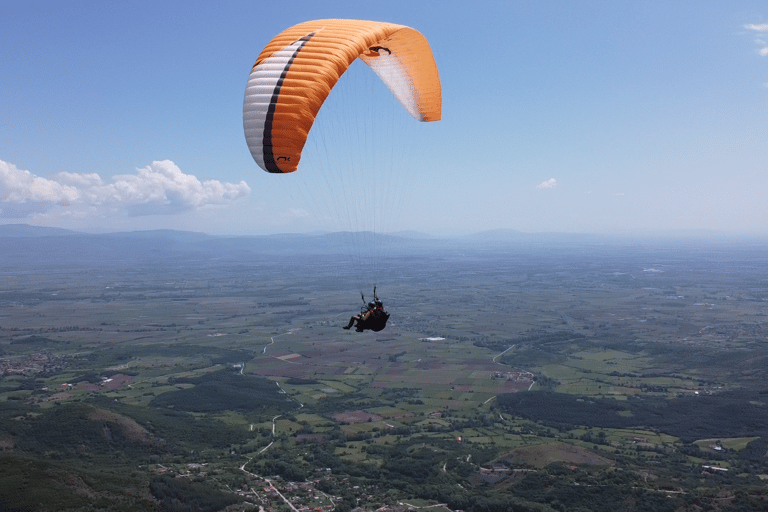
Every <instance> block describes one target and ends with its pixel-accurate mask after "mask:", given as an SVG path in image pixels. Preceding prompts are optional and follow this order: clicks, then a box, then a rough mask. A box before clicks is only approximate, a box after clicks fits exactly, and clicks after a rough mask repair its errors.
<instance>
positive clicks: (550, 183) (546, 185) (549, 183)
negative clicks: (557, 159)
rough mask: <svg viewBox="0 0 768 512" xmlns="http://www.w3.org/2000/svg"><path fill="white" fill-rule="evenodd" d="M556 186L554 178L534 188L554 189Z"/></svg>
mask: <svg viewBox="0 0 768 512" xmlns="http://www.w3.org/2000/svg"><path fill="white" fill-rule="evenodd" d="M556 186H557V180H555V178H551V179H548V180H547V181H544V182H542V183H539V184H538V185H536V188H555V187H556Z"/></svg>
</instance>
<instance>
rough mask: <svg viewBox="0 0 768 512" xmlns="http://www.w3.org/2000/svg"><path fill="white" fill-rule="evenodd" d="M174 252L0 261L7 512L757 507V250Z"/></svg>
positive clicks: (760, 386)
mask: <svg viewBox="0 0 768 512" xmlns="http://www.w3.org/2000/svg"><path fill="white" fill-rule="evenodd" d="M125 236H126V237H127V236H128V235H125ZM185 236H188V237H189V238H188V239H186V241H185V238H184V236H182V235H177V236H174V237H170V238H164V237H163V236H162V235H158V234H154V235H152V236H151V237H148V238H142V237H141V236H139V235H137V234H131V235H130V237H128V238H129V240H126V239H123V238H121V237H119V236H116V235H113V236H111V237H107V236H106V235H105V236H103V237H97V236H83V238H80V237H79V236H73V237H37V238H29V239H22V238H15V239H13V244H8V243H4V244H3V245H2V246H0V258H2V259H1V260H0V261H2V262H3V267H2V269H1V270H2V276H1V277H2V280H3V287H2V289H0V373H1V374H2V377H1V378H0V475H2V477H0V481H2V484H0V508H4V509H9V510H34V509H37V505H35V503H36V502H35V499H37V496H38V493H37V492H36V490H37V489H49V488H52V489H56V492H52V493H50V494H49V495H48V494H46V497H45V500H48V501H47V503H49V505H46V506H47V509H50V510H87V509H97V508H104V507H107V504H108V508H111V509H113V510H123V509H124V510H141V509H148V510H157V509H161V510H162V509H166V510H175V509H174V508H173V507H175V506H178V503H182V502H183V504H184V507H186V508H185V509H186V510H224V509H226V510H258V509H259V507H261V508H262V509H265V510H303V509H304V508H302V507H306V508H305V509H310V508H317V509H323V510H332V509H338V510H351V509H353V508H361V509H366V510H377V509H381V508H382V507H388V508H389V509H392V510H397V509H402V510H406V509H416V508H426V507H431V508H436V509H438V510H441V509H442V510H468V511H472V510H510V509H514V510H577V509H583V510H617V509H619V510H621V509H624V508H627V506H628V503H629V502H628V501H627V500H631V502H632V503H633V504H634V505H633V506H634V507H635V509H636V510H666V509H668V510H701V509H709V510H730V509H733V510H740V508H739V507H742V508H741V509H744V507H747V508H746V509H748V507H758V508H759V507H761V506H764V505H766V501H765V500H766V493H765V489H764V485H763V484H762V483H761V482H762V480H761V479H764V478H766V475H768V459H766V454H767V453H768V398H766V397H768V388H766V387H765V385H764V382H765V379H766V368H768V367H767V366H766V365H765V361H766V358H768V344H766V340H768V321H767V320H766V319H767V317H768V270H767V269H768V265H766V263H768V262H766V256H765V254H766V253H765V251H764V247H763V246H755V245H754V244H743V245H739V246H736V247H735V248H734V247H732V246H730V245H717V244H712V243H709V244H707V243H704V242H701V243H700V244H699V245H696V244H686V245H676V244H670V243H669V242H664V243H662V242H656V243H655V244H651V243H643V244H628V243H615V244H613V245H611V244H606V243H605V242H604V241H601V242H600V243H596V242H590V241H589V240H587V241H582V242H580V243H578V244H574V243H573V242H572V241H570V242H569V241H562V242H558V243H554V242H551V241H548V242H546V243H545V242H536V243H533V242H530V243H528V244H521V243H520V242H519V241H517V242H514V243H512V242H509V243H508V244H507V245H502V246H499V244H498V243H494V244H486V245H483V244H479V245H478V244H477V243H476V242H473V243H472V244H466V245H462V243H461V242H459V241H453V242H449V241H431V242H420V243H416V242H413V243H414V244H415V245H413V246H412V247H409V246H403V247H401V248H400V249H399V251H400V252H399V253H397V254H392V255H391V256H390V257H389V259H387V261H386V265H384V268H385V269H386V271H387V272H386V273H387V274H388V275H389V276H395V277H390V280H389V281H387V279H383V280H382V282H380V283H378V286H379V288H378V289H379V294H380V296H381V298H382V300H384V303H385V306H386V307H387V310H388V311H389V312H390V313H391V315H392V316H391V319H390V321H389V323H388V325H387V328H386V329H385V330H384V331H381V332H379V333H372V332H364V333H357V332H354V330H352V331H345V330H343V329H341V327H342V326H343V325H345V324H346V323H347V321H348V319H349V316H350V315H351V314H354V313H355V312H356V311H357V310H359V307H360V303H359V292H360V290H359V289H355V288H354V287H353V285H351V284H349V282H348V281H347V280H346V279H347V276H348V274H349V273H350V272H352V271H353V270H354V269H352V268H347V267H345V266H344V265H339V264H337V261H336V258H335V257H334V256H333V255H323V254H319V255H318V254H313V253H312V252H311V250H308V249H306V248H304V249H301V250H298V249H297V247H305V246H304V245H302V244H301V243H299V242H297V241H290V240H287V241H283V242H282V243H283V244H285V245H284V246H283V245H279V244H277V245H276V242H275V241H274V240H261V239H246V240H234V241H233V240H209V239H208V238H206V237H204V236H191V235H185ZM180 240H181V241H180ZM214 242H215V243H214ZM270 244H271V245H270ZM291 244H294V245H291ZM441 244H442V245H441ZM451 244H454V245H458V246H459V247H460V249H461V250H455V251H453V250H452V251H448V250H446V248H450V247H453V248H454V249H455V247H454V246H452V245H451ZM553 244H554V245H553ZM41 247H45V248H46V250H45V251H40V248H41ZM35 251H37V252H35ZM302 251H303V252H302ZM25 254H27V255H28V254H33V255H35V256H34V257H31V258H24V257H23V256H24V255H25ZM366 293H370V292H367V291H366ZM587 488H588V489H591V490H592V491H593V492H592V494H584V493H581V492H580V490H581V489H587ZM598 489H600V490H599V491H598ZM174 500H181V501H179V502H178V503H177V502H176V501H174ZM174 504H175V505H174ZM697 507H698V508H697Z"/></svg>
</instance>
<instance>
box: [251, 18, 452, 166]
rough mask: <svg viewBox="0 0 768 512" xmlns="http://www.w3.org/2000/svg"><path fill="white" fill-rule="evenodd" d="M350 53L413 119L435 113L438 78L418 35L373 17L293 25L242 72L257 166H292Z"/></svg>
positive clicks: (437, 114)
mask: <svg viewBox="0 0 768 512" xmlns="http://www.w3.org/2000/svg"><path fill="white" fill-rule="evenodd" d="M357 58H360V59H361V60H363V61H364V62H365V63H366V64H367V65H368V66H370V68H371V69H372V70H373V71H374V72H375V73H376V74H377V75H378V76H379V77H380V78H381V80H382V81H383V82H384V83H385V84H386V85H387V87H389V89H390V90H391V91H392V93H393V94H394V95H395V97H396V98H397V99H398V101H400V103H401V104H402V105H403V107H404V108H405V109H406V110H407V111H408V112H409V113H410V114H411V116H413V117H414V118H416V119H417V120H419V121H437V120H439V119H440V115H441V105H442V99H441V88H440V78H439V75H438V72H437V66H436V65H435V60H434V57H433V56H432V50H431V49H430V47H429V43H428V42H427V40H426V38H425V37H424V36H423V35H421V33H419V32H418V31H416V30H414V29H412V28H410V27H406V26H403V25H395V24H392V23H380V22H375V21H360V20H316V21H308V22H305V23H300V24H298V25H295V26H293V27H291V28H289V29H287V30H284V31H283V32H281V33H280V34H278V35H277V36H275V38H274V39H272V41H270V42H269V44H268V45H267V46H266V47H265V48H264V50H263V51H262V52H261V54H260V55H259V57H258V59H257V60H256V63H255V64H254V66H253V68H252V70H251V74H250V76H249V78H248V86H247V88H246V91H245V99H244V102H243V129H244V131H245V138H246V141H247V143H248V148H249V149H250V151H251V155H252V156H253V159H254V160H255V161H256V163H257V164H258V165H259V166H260V167H261V168H262V169H264V170H265V171H267V172H272V173H290V172H293V171H295V170H296V169H297V168H298V165H299V160H300V159H301V152H302V150H303V149H304V144H305V143H306V140H307V136H308V135H309V131H310V129H311V128H312V124H313V123H314V121H315V117H316V116H317V113H318V111H319V110H320V107H321V106H322V104H323V102H324V101H325V99H326V97H327V96H328V94H329V93H330V92H331V89H332V88H333V86H334V85H335V84H336V82H337V81H338V80H339V78H340V77H341V75H342V74H344V72H345V71H346V70H347V68H348V67H349V66H350V65H351V64H352V62H354V61H355V59H357Z"/></svg>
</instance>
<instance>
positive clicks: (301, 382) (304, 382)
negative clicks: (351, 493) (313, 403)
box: [285, 377, 320, 386]
mask: <svg viewBox="0 0 768 512" xmlns="http://www.w3.org/2000/svg"><path fill="white" fill-rule="evenodd" d="M319 382H320V381H318V380H316V379H302V378H300V377H290V378H289V379H288V380H286V381H285V383H286V384H290V385H292V386H309V385H312V384H318V383H319Z"/></svg>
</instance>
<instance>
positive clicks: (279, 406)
mask: <svg viewBox="0 0 768 512" xmlns="http://www.w3.org/2000/svg"><path fill="white" fill-rule="evenodd" d="M175 382H176V383H179V384H181V383H188V384H194V387H191V388H186V389H180V390H178V391H169V392H167V393H163V394H162V395H159V396H157V397H155V399H154V400H152V402H150V405H151V406H153V407H167V408H173V409H176V410H178V411H188V412H221V411H240V412H247V411H254V410H255V411H265V410H277V411H288V410H292V409H294V408H295V404H293V403H292V402H291V401H290V400H289V399H288V398H287V397H286V396H285V395H284V394H282V393H280V390H279V388H278V387H277V386H275V383H274V382H272V381H271V380H269V379H265V378H264V377H255V376H252V375H240V374H238V373H235V372H233V371H231V370H221V371H218V372H212V373H207V374H205V375H202V376H200V377H192V378H180V379H176V380H175Z"/></svg>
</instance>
